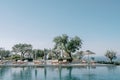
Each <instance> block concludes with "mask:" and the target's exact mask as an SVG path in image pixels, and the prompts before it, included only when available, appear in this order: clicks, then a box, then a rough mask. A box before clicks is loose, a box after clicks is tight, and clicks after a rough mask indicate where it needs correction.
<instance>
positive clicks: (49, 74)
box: [0, 66, 120, 80]
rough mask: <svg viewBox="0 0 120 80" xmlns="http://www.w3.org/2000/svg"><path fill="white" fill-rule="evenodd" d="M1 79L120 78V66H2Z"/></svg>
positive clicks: (84, 79)
mask: <svg viewBox="0 0 120 80" xmlns="http://www.w3.org/2000/svg"><path fill="white" fill-rule="evenodd" d="M0 80H120V66H109V67H108V66H105V67H102V66H101V67H94V68H90V69H89V68H87V67H74V68H73V67H67V68H62V67H45V68H40V67H37V68H36V67H0Z"/></svg>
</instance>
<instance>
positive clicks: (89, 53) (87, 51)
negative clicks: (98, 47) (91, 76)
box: [83, 50, 95, 64]
mask: <svg viewBox="0 0 120 80" xmlns="http://www.w3.org/2000/svg"><path fill="white" fill-rule="evenodd" d="M83 54H84V55H88V64H89V55H92V54H95V53H94V52H92V51H90V50H86V51H83Z"/></svg>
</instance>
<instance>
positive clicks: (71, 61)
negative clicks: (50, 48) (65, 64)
mask: <svg viewBox="0 0 120 80" xmlns="http://www.w3.org/2000/svg"><path fill="white" fill-rule="evenodd" d="M68 55H69V57H70V62H72V60H73V58H72V55H71V53H68Z"/></svg>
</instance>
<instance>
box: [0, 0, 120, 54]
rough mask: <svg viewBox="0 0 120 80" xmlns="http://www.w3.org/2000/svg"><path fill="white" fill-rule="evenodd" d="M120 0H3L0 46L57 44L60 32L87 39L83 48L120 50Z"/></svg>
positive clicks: (46, 45) (39, 47)
mask: <svg viewBox="0 0 120 80" xmlns="http://www.w3.org/2000/svg"><path fill="white" fill-rule="evenodd" d="M119 4H120V0H0V47H3V48H5V49H9V50H11V49H12V47H13V46H14V45H15V44H18V43H27V44H32V45H33V48H34V49H44V48H48V49H49V48H53V46H54V43H53V39H54V37H56V36H60V35H62V34H67V35H68V36H70V37H74V36H79V37H80V38H81V39H82V40H83V45H82V48H81V49H80V50H84V51H85V50H91V51H93V52H95V53H96V55H100V56H101V55H104V54H105V52H106V50H114V51H116V52H117V54H118V55H119V54H120V5H119Z"/></svg>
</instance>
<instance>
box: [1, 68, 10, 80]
mask: <svg viewBox="0 0 120 80" xmlns="http://www.w3.org/2000/svg"><path fill="white" fill-rule="evenodd" d="M8 71H9V68H8V67H0V80H2V79H3V77H4V76H5V75H6V73H7V72H8Z"/></svg>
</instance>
